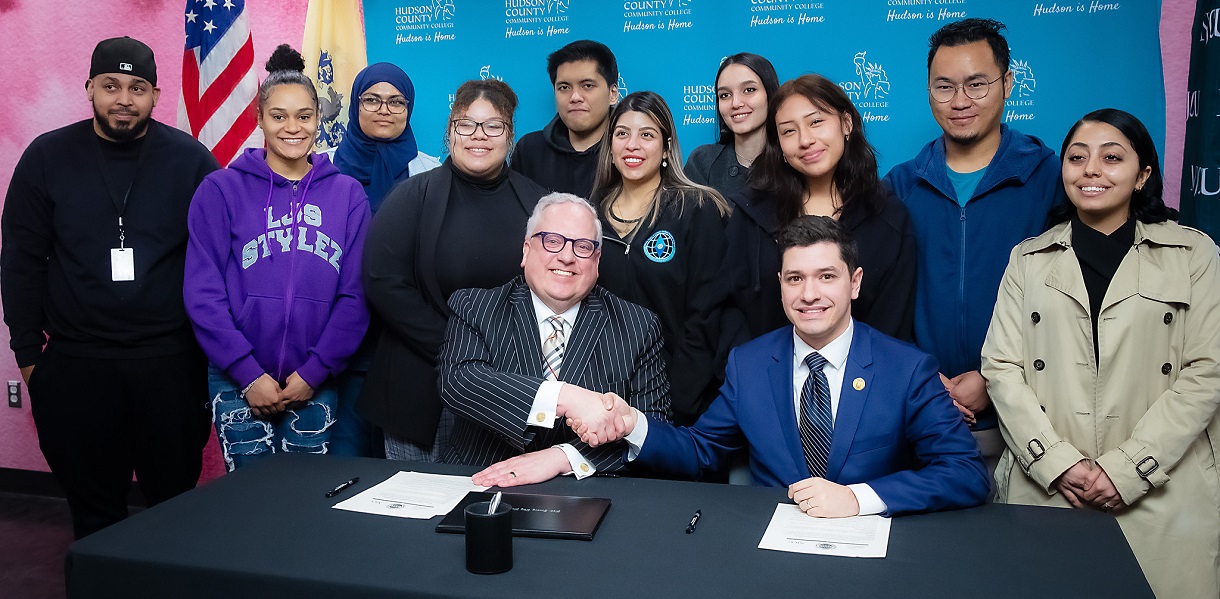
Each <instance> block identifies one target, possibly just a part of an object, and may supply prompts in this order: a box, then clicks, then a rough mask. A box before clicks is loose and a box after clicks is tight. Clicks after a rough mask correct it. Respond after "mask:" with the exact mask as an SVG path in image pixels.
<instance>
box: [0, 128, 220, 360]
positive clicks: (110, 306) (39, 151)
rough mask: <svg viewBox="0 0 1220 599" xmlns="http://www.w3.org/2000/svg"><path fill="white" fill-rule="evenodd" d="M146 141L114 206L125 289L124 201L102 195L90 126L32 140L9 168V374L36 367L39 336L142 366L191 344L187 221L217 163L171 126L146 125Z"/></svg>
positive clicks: (5, 267)
mask: <svg viewBox="0 0 1220 599" xmlns="http://www.w3.org/2000/svg"><path fill="white" fill-rule="evenodd" d="M145 137H146V138H145V140H144V142H143V148H142V149H141V157H140V159H139V161H140V162H139V168H138V170H137V171H136V174H135V178H134V180H133V181H132V184H131V191H130V194H129V195H128V197H127V202H126V207H125V208H124V209H123V222H124V225H125V229H126V239H125V242H124V244H123V245H124V246H125V247H128V248H132V249H133V252H134V262H135V280H134V281H119V282H116V281H113V280H111V279H112V276H111V262H110V260H111V251H110V250H111V249H112V248H117V247H119V230H118V219H119V211H120V208H119V206H120V205H121V204H122V200H123V198H122V197H121V195H119V196H118V197H112V194H110V193H109V192H108V189H107V187H108V185H107V181H106V178H105V175H104V171H105V170H106V168H107V165H106V161H105V159H104V158H103V156H102V149H101V148H102V146H101V144H102V141H103V140H101V139H100V138H99V137H98V136H97V134H96V133H95V132H94V130H93V121H92V120H85V121H80V122H77V123H73V124H71V125H68V126H66V127H63V128H60V129H56V130H54V131H51V132H49V133H45V134H43V135H41V136H39V137H38V138H37V139H35V140H34V141H33V142H32V143H30V146H29V147H28V148H26V151H25V153H24V154H22V156H21V160H20V161H18V163H17V168H16V169H15V170H14V171H13V178H12V181H11V182H10V183H9V188H8V195H7V196H6V197H5V201H4V215H3V219H2V221H0V229H2V230H3V249H2V250H0V291H2V293H3V302H4V322H5V324H7V325H8V327H9V333H10V341H9V344H10V346H11V347H12V349H13V353H14V354H15V355H16V358H17V364H18V365H19V366H22V367H24V366H30V365H33V364H35V363H36V362H37V361H38V357H39V355H41V352H42V346H43V342H44V340H45V339H46V337H49V338H50V341H51V342H52V343H54V344H55V346H56V347H57V348H58V349H59V350H60V351H63V352H65V353H68V354H71V355H77V356H81V357H113V358H144V357H151V356H159V355H170V354H173V353H178V352H181V351H186V350H188V349H190V348H191V347H192V346H193V345H194V343H195V337H194V335H193V334H192V332H191V328H190V323H189V321H188V320H187V317H186V310H185V309H184V308H183V305H182V272H183V261H184V259H185V255H186V239H187V231H186V213H187V208H188V206H189V205H190V201H191V197H192V196H193V195H194V193H195V188H196V187H197V186H198V185H199V182H200V181H202V180H203V177H204V176H205V175H207V174H208V173H210V172H212V171H214V170H216V169H217V168H218V165H217V164H216V159H215V158H213V157H212V155H211V154H210V153H209V152H208V151H207V149H206V148H205V147H204V146H203V145H202V144H200V143H199V142H198V141H195V140H194V139H192V138H191V137H190V136H189V135H187V134H185V133H183V132H181V131H178V130H177V129H174V128H171V127H168V126H166V125H162V124H161V123H158V122H156V121H149V127H148V133H147V134H146V136H145ZM112 178H113V177H112ZM120 187H123V188H126V185H120ZM44 334H45V336H46V337H44Z"/></svg>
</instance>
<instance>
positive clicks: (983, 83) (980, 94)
mask: <svg viewBox="0 0 1220 599" xmlns="http://www.w3.org/2000/svg"><path fill="white" fill-rule="evenodd" d="M1003 78H1004V75H1003V74H1001V75H1000V76H999V77H996V78H995V79H992V80H991V81H987V80H985V79H972V80H970V81H967V82H965V83H952V82H949V81H937V82H936V83H935V84H933V85H929V86H928V93H930V94H932V99H933V100H936V101H937V102H940V103H941V104H944V103H945V102H948V101H950V100H952V99H953V96H956V95H957V90H959V89H960V90H962V93H964V94H966V97H967V98H970V99H971V100H982V99H983V98H986V97H987V93H988V92H990V91H991V86H992V85H993V84H995V82H996V81H999V80H1001V79H1003Z"/></svg>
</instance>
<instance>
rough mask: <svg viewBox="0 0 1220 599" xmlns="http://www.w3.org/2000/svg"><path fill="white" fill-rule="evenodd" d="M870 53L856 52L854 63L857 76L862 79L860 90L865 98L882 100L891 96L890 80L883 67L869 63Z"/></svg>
mask: <svg viewBox="0 0 1220 599" xmlns="http://www.w3.org/2000/svg"><path fill="white" fill-rule="evenodd" d="M867 55H868V52H867V51H865V52H856V56H855V58H853V59H852V62H853V63H855V65H856V76H857V77H859V78H860V89H861V91H862V92H863V94H864V97H865V98H871V99H874V100H880V99H882V98H884V97H886V96H888V95H889V94H890V78H889V75H886V73H885V69H883V68H881V65H879V64H877V63H874V62H868V59H867V58H866V56H867Z"/></svg>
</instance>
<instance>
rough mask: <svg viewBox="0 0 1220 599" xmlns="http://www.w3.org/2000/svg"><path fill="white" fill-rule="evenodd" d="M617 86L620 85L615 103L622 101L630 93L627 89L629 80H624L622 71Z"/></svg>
mask: <svg viewBox="0 0 1220 599" xmlns="http://www.w3.org/2000/svg"><path fill="white" fill-rule="evenodd" d="M617 87H618V100H615V101H614V103H615V104H618V103H619V102H622V101H623V98H626V97H627V94H628V93H630V92H628V91H627V82H626V81H624V80H623V75H622V73H619V76H618V85H617Z"/></svg>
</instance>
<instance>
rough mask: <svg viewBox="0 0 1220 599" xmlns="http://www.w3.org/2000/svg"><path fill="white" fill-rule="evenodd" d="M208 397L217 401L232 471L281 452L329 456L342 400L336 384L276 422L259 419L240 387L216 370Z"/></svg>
mask: <svg viewBox="0 0 1220 599" xmlns="http://www.w3.org/2000/svg"><path fill="white" fill-rule="evenodd" d="M208 393H209V395H210V396H211V397H212V423H213V424H215V425H216V436H217V438H218V440H219V441H220V451H221V452H222V453H223V455H224V459H225V468H227V469H228V470H229V472H232V471H233V470H234V469H236V468H240V467H242V466H245V465H246V464H249V463H250V462H251V461H252V460H256V459H258V458H259V457H262V456H265V455H271V454H273V453H275V452H277V451H289V452H297V453H326V452H327V445H328V444H329V443H330V428H331V426H332V425H334V423H335V406H336V404H337V403H338V400H339V393H338V390H337V389H336V388H335V387H334V386H333V385H330V384H326V385H322V387H321V388H318V389H315V390H314V394H313V398H312V399H310V400H309V401H308V402H306V403H305V405H302V406H301V407H298V408H296V409H292V410H285V411H284V412H283V413H281V414H278V415H276V416H275V417H273V418H271V419H270V420H262V419H260V418H255V417H254V414H253V413H251V412H250V404H248V403H246V400H245V398H243V397H241V389H239V388H238V387H237V383H235V382H233V379H231V378H229V377H228V375H226V374H225V373H224V372H222V371H221V370H220V369H218V368H216V367H215V366H211V365H209V366H208Z"/></svg>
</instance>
